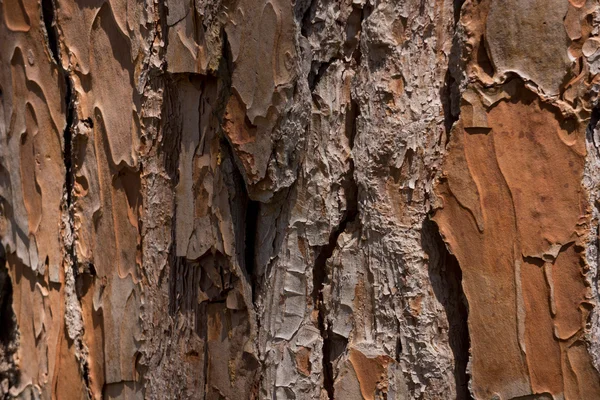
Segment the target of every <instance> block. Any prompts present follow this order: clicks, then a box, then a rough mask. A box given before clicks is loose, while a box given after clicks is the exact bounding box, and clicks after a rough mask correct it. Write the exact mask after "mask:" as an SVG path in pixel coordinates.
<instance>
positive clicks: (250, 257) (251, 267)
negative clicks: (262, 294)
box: [244, 198, 260, 301]
mask: <svg viewBox="0 0 600 400" xmlns="http://www.w3.org/2000/svg"><path fill="white" fill-rule="evenodd" d="M259 214H260V203H259V202H258V201H254V200H251V199H249V198H248V200H247V203H246V218H245V224H246V229H245V235H244V262H245V269H246V273H247V274H248V277H249V278H250V279H251V281H252V285H251V286H252V299H253V301H254V300H255V299H254V297H255V290H254V286H255V285H254V280H255V276H254V274H255V271H256V230H257V229H258V216H259Z"/></svg>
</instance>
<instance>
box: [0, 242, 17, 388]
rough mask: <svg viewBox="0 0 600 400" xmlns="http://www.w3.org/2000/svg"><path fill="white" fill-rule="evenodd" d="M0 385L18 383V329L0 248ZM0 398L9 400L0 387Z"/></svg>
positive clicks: (9, 385) (3, 256) (11, 287)
mask: <svg viewBox="0 0 600 400" xmlns="http://www.w3.org/2000/svg"><path fill="white" fill-rule="evenodd" d="M0 327H1V329H0V385H3V386H4V385H5V383H6V382H8V387H16V386H17V384H18V382H19V366H18V364H17V362H16V361H17V360H15V356H16V355H17V350H18V348H19V327H18V326H17V316H16V315H15V312H14V309H13V284H12V280H11V278H10V275H9V274H8V269H7V268H6V258H5V252H4V248H3V247H1V246H0ZM0 396H2V398H3V399H9V398H11V397H10V394H9V393H8V392H4V388H2V387H0Z"/></svg>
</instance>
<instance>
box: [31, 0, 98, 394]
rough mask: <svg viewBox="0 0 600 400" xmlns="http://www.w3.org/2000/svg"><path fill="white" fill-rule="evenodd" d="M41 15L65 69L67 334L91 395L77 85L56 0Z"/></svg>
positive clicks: (44, 3)
mask: <svg viewBox="0 0 600 400" xmlns="http://www.w3.org/2000/svg"><path fill="white" fill-rule="evenodd" d="M42 19H43V22H44V27H45V28H46V36H47V38H48V47H49V50H50V53H51V54H52V57H53V58H54V61H55V62H56V64H57V66H58V68H59V69H60V70H61V72H62V77H63V82H64V90H65V96H64V106H65V111H66V118H65V119H66V121H65V129H64V132H63V141H64V149H63V161H64V166H65V184H64V188H65V189H64V191H65V197H64V199H65V201H64V203H63V212H64V214H63V215H64V216H65V219H66V220H64V221H63V223H64V230H63V234H62V238H61V240H62V244H63V249H64V254H65V259H64V263H65V302H66V308H65V323H66V328H67V333H68V336H69V338H70V339H71V340H73V342H74V344H75V357H76V358H77V361H78V362H79V369H80V372H81V375H82V379H83V381H84V384H85V387H86V392H87V395H88V398H92V397H93V395H92V390H91V382H90V379H91V378H90V372H89V362H88V349H87V346H86V345H85V342H84V339H83V335H84V325H83V317H82V313H81V304H80V301H79V296H78V294H77V288H76V278H77V275H78V272H79V271H78V262H77V254H76V251H75V232H74V215H73V182H74V174H73V129H74V127H75V124H76V115H75V104H74V99H73V97H74V93H75V90H74V87H73V83H72V80H71V72H70V71H69V69H66V68H64V67H63V64H62V61H63V60H62V57H61V52H60V48H59V46H58V43H59V27H58V23H57V20H56V4H55V3H54V1H53V0H42Z"/></svg>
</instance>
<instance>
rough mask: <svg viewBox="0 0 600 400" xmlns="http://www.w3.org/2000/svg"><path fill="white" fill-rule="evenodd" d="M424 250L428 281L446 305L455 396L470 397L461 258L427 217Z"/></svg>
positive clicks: (465, 306) (467, 333)
mask: <svg viewBox="0 0 600 400" xmlns="http://www.w3.org/2000/svg"><path fill="white" fill-rule="evenodd" d="M421 243H422V245H423V250H425V253H426V254H427V255H428V257H429V267H428V272H429V280H430V282H431V286H432V288H433V292H434V294H435V297H436V299H437V300H438V301H439V302H440V303H441V304H442V306H443V307H444V311H445V313H446V318H447V320H448V341H449V344H450V349H451V350H452V354H453V356H454V380H455V384H456V399H457V400H471V399H472V398H473V397H472V396H471V394H470V392H469V375H468V374H467V364H468V362H469V348H470V346H471V341H470V338H469V326H468V316H469V310H468V303H467V299H466V297H465V294H464V292H463V288H462V271H461V269H460V265H459V263H458V260H457V259H456V257H455V256H454V255H452V254H451V253H450V252H449V251H448V249H447V248H446V244H445V243H444V241H443V239H442V236H441V234H440V232H439V229H438V226H437V225H436V224H435V222H433V221H431V220H429V219H426V220H425V221H424V222H423V229H422V230H421Z"/></svg>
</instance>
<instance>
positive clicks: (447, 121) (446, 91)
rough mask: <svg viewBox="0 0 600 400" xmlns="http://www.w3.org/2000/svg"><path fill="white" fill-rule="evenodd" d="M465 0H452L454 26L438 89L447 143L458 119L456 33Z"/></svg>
mask: <svg viewBox="0 0 600 400" xmlns="http://www.w3.org/2000/svg"><path fill="white" fill-rule="evenodd" d="M464 2H465V0H454V26H453V32H454V34H453V37H452V47H451V49H450V55H449V56H448V68H447V69H446V75H445V76H444V85H443V86H442V88H441V90H440V98H441V101H442V111H443V113H444V128H445V132H446V142H445V144H448V141H449V138H450V132H451V130H452V126H453V125H454V123H455V122H456V121H458V119H459V114H460V108H459V107H460V104H459V98H460V93H459V81H458V79H460V76H459V75H460V60H461V54H460V53H461V50H462V45H461V41H460V38H459V37H458V35H456V31H457V28H458V24H459V22H460V13H461V9H462V6H463V4H464Z"/></svg>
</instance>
